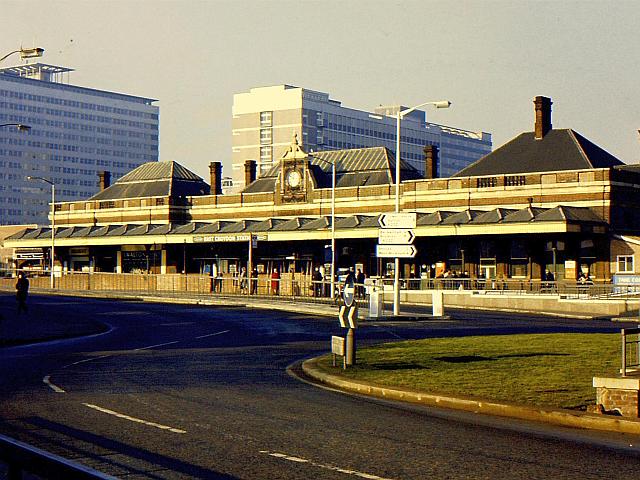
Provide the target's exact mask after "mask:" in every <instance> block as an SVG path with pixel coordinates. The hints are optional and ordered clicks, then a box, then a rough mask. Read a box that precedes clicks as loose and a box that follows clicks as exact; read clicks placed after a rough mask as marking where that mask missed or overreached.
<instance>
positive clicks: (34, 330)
mask: <svg viewBox="0 0 640 480" xmlns="http://www.w3.org/2000/svg"><path fill="white" fill-rule="evenodd" d="M43 293H44V292H43ZM47 293H49V294H50V292H47ZM56 295H59V296H62V297H64V296H73V297H76V296H81V297H91V298H103V299H119V300H132V301H148V302H158V303H178V304H179V303H184V304H189V305H194V304H195V305H221V306H222V305H224V306H238V307H245V308H261V309H270V310H283V311H290V312H295V313H304V314H310V315H320V316H332V317H335V316H336V315H337V306H335V305H333V304H327V303H309V302H293V301H288V300H281V299H262V298H260V299H251V301H248V300H249V299H246V298H243V297H212V296H203V295H191V296H181V297H169V296H167V297H163V296H158V295H140V294H128V293H126V292H64V293H63V292H60V293H56ZM28 304H29V308H30V312H29V313H28V314H26V315H25V314H20V315H18V313H17V302H16V299H15V295H14V294H13V293H12V292H7V291H0V347H7V346H12V345H22V344H32V343H39V342H46V341H51V340H56V339H62V338H72V337H80V336H86V335H92V334H97V333H101V332H104V331H106V330H107V329H108V327H107V326H106V325H105V324H103V323H100V322H98V321H95V320H92V319H86V318H78V317H73V315H71V317H65V318H64V319H61V318H54V317H49V316H47V315H46V312H44V311H40V312H37V311H36V312H34V310H36V309H38V308H43V307H39V306H38V304H37V302H33V301H31V302H28ZM363 310H364V311H362V312H361V313H362V314H365V312H366V309H363ZM34 313H36V314H34ZM433 318H434V317H432V316H430V315H424V314H419V313H415V312H405V313H404V314H403V317H402V318H401V319H403V320H410V321H416V320H427V319H433ZM389 319H393V320H394V321H398V318H397V317H389ZM70 320H71V321H70ZM384 320H385V317H382V318H380V319H378V321H384ZM319 360H320V359H319V358H314V359H309V360H306V361H304V362H302V364H301V365H300V368H301V373H302V375H303V376H304V377H305V378H306V379H307V380H311V381H312V382H314V383H317V384H321V385H326V386H329V387H332V388H335V389H338V390H341V391H344V392H349V393H353V394H358V395H365V396H370V397H374V398H379V399H386V400H396V401H402V402H408V403H413V404H420V405H425V406H431V407H439V408H449V409H456V410H463V411H468V412H474V413H478V414H488V415H495V416H504V417H511V418H516V419H522V420H528V421H536V422H545V423H549V424H553V425H559V426H564V427H573V428H585V429H595V430H605V431H613V432H619V433H630V434H636V435H639V434H640V419H637V420H636V419H629V418H622V417H617V416H610V415H600V414H592V413H586V412H579V411H573V410H563V409H543V408H536V407H531V406H527V405H516V404H507V403H498V402H493V401H490V400H484V399H478V398H473V397H466V398H465V397H452V396H449V395H440V394H434V393H430V392H423V391H416V390H411V389H406V388H396V387H394V388H390V387H386V386H383V385H375V384H371V383H365V382H360V381H354V380H351V379H347V378H345V377H344V376H342V375H340V373H339V372H340V370H339V369H337V368H336V369H335V371H327V370H326V369H325V368H324V367H321V366H320V365H319Z"/></svg>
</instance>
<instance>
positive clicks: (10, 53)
mask: <svg viewBox="0 0 640 480" xmlns="http://www.w3.org/2000/svg"><path fill="white" fill-rule="evenodd" d="M14 53H20V50H14V51H13V52H9V53H7V54H6V55H5V56H4V57H2V58H0V62H2V61H3V60H5V59H7V58H8V57H10V56H11V55H13V54H14Z"/></svg>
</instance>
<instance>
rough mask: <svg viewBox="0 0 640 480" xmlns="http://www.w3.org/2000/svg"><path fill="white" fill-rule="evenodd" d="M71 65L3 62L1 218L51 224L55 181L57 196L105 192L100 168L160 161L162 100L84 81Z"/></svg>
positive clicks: (115, 172) (115, 170)
mask: <svg viewBox="0 0 640 480" xmlns="http://www.w3.org/2000/svg"><path fill="white" fill-rule="evenodd" d="M71 71H72V70H71V69H69V68H64V67H57V66H53V65H46V64H42V63H36V64H30V65H22V66H16V67H8V68H2V69H0V124H6V123H20V124H25V125H29V126H30V127H31V129H30V130H29V131H28V132H20V131H17V130H16V129H12V128H0V224H4V225H7V224H26V223H38V224H47V223H48V220H47V205H49V202H50V201H51V193H50V186H49V185H48V184H46V183H44V182H37V181H29V180H28V179H27V177H28V176H34V177H42V178H46V179H48V180H50V181H52V182H53V183H54V184H55V186H56V192H55V193H56V200H60V201H73V200H80V199H85V198H88V197H90V196H92V195H93V194H95V193H96V192H97V191H98V182H97V180H96V179H97V177H96V175H97V173H98V172H99V171H101V170H107V171H109V172H111V178H112V179H114V180H115V179H117V178H119V177H120V176H122V175H124V174H125V173H127V172H129V171H130V170H132V169H134V168H136V167H138V166H139V165H141V164H143V163H146V162H155V161H157V160H158V127H159V119H158V114H159V109H158V107H157V106H155V105H154V104H153V102H154V101H155V100H153V99H149V98H144V97H137V96H133V95H126V94H121V93H113V92H107V91H104V90H96V89H92V88H85V87H79V86H75V85H70V84H69V83H68V81H69V79H68V76H69V73H70V72H71Z"/></svg>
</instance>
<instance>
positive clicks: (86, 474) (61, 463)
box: [0, 435, 116, 480]
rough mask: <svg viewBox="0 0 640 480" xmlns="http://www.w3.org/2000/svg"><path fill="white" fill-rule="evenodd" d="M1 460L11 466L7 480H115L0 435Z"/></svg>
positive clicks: (8, 466)
mask: <svg viewBox="0 0 640 480" xmlns="http://www.w3.org/2000/svg"><path fill="white" fill-rule="evenodd" d="M0 460H1V461H2V462H4V463H5V464H6V465H7V475H6V478H7V480H22V478H23V473H29V474H33V475H37V476H38V477H40V478H44V479H48V478H52V479H53V478H69V479H71V478H73V479H74V480H115V479H116V477H112V476H111V475H106V474H104V473H101V472H98V471H97V470H94V469H92V468H89V467H85V466H84V465H80V464H78V463H75V462H72V461H70V460H67V459H65V458H62V457H60V456H58V455H54V454H53V453H49V452H46V451H44V450H41V449H39V448H36V447H33V446H31V445H27V444H26V443H22V442H19V441H18V440H14V439H12V438H9V437H6V436H4V435H0Z"/></svg>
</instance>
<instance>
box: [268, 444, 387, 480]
mask: <svg viewBox="0 0 640 480" xmlns="http://www.w3.org/2000/svg"><path fill="white" fill-rule="evenodd" d="M260 453H262V454H265V455H269V456H270V457H275V458H281V459H283V460H287V461H289V462H295V463H306V464H307V465H311V466H312V467H316V468H322V469H324V470H332V471H334V472H339V473H344V474H345V475H353V476H355V477H360V478H368V479H369V480H393V479H391V478H385V477H379V476H377V475H372V474H370V473H364V472H358V471H356V470H349V469H346V468H340V467H336V466H335V465H323V464H321V463H316V462H314V461H312V460H307V459H306V458H301V457H295V456H293V455H287V454H286V453H279V452H269V451H267V450H260Z"/></svg>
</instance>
